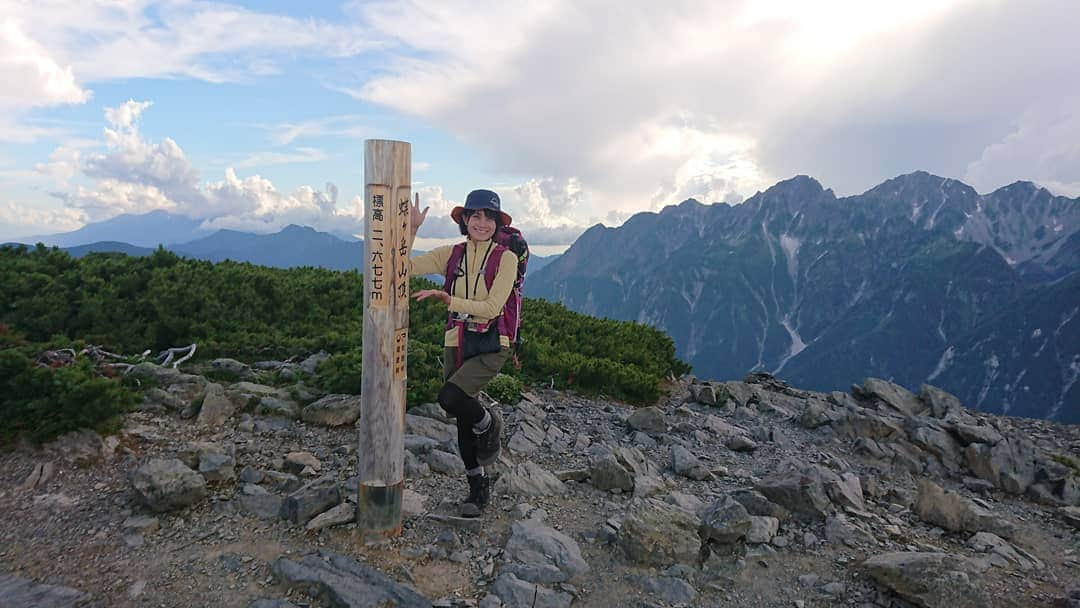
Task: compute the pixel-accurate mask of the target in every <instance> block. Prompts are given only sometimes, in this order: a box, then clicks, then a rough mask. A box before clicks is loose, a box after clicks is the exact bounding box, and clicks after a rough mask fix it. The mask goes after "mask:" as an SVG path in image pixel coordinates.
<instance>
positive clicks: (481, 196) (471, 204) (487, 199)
mask: <svg viewBox="0 0 1080 608" xmlns="http://www.w3.org/2000/svg"><path fill="white" fill-rule="evenodd" d="M480 209H489V210H492V211H495V212H497V213H498V214H499V215H500V216H502V224H503V226H509V225H510V222H512V221H513V218H511V217H510V215H509V214H507V213H505V212H503V210H502V209H501V208H500V201H499V195H498V194H496V193H494V192H492V191H491V190H473V191H472V192H470V193H469V196H466V197H465V206H464V207H461V206H458V207H454V208H453V210H451V211H450V217H451V218H452V219H453V220H454V221H455V222H457V223H459V224H460V223H461V214H462V213H465V212H466V211H479V210H480Z"/></svg>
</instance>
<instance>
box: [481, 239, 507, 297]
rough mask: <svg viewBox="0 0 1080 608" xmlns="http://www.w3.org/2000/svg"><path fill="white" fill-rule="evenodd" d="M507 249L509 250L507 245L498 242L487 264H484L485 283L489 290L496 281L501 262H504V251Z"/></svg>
mask: <svg viewBox="0 0 1080 608" xmlns="http://www.w3.org/2000/svg"><path fill="white" fill-rule="evenodd" d="M506 251H509V248H508V247H507V246H506V245H501V244H496V245H495V247H494V248H493V249H492V250H491V255H490V256H488V260H487V265H486V266H484V285H485V286H487V288H488V290H489V291H490V290H491V285H492V283H494V282H495V275H497V274H499V264H501V263H502V258H503V253H504V252H506Z"/></svg>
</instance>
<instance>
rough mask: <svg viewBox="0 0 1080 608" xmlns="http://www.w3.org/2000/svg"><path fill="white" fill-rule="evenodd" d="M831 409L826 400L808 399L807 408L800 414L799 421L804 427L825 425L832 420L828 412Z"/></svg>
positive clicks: (811, 427) (814, 427)
mask: <svg viewBox="0 0 1080 608" xmlns="http://www.w3.org/2000/svg"><path fill="white" fill-rule="evenodd" d="M829 409H830V408H829V404H828V403H827V402H825V401H820V400H817V399H807V400H806V408H805V409H804V410H803V411H802V413H801V414H799V418H798V423H799V425H800V426H802V427H803V428H805V429H811V430H813V429H816V428H818V427H822V426H825V425H826V424H829V423H831V422H832V419H831V418H830V417H829V416H828V415H827V414H826V413H827V412H828V411H829Z"/></svg>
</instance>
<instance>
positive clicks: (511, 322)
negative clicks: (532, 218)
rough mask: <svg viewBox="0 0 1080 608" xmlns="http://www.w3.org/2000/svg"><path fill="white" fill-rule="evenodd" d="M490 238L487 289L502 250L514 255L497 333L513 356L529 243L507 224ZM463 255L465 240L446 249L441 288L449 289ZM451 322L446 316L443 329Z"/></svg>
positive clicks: (517, 341)
mask: <svg viewBox="0 0 1080 608" xmlns="http://www.w3.org/2000/svg"><path fill="white" fill-rule="evenodd" d="M492 240H494V241H495V248H494V249H493V251H492V255H490V256H488V261H487V264H486V265H485V266H484V285H486V286H487V288H488V290H490V289H491V284H492V283H494V282H495V275H496V274H497V273H498V272H499V262H500V261H501V260H502V253H503V251H505V250H507V249H509V250H510V251H513V252H514V254H515V255H517V258H518V264H517V277H516V278H515V279H514V288H513V289H511V290H510V295H509V296H508V297H507V298H506V304H505V305H504V306H503V311H502V314H501V315H499V318H498V323H499V335H502V336H506V337H507V338H508V339H509V340H510V343H511V344H513V345H514V351H515V358H516V356H517V355H516V352H517V349H518V348H519V347H520V346H521V335H520V333H519V331H518V330H519V329H520V328H521V300H522V295H521V288H522V286H523V285H524V284H525V269H526V266H527V265H528V263H529V245H528V244H527V243H526V242H525V238H524V237H523V236H521V231H520V230H518V229H517V228H512V227H510V226H503V227H502V228H499V229H498V230H497V231H496V232H495V236H494V237H492ZM464 255H465V243H458V244H457V245H454V249H453V251H452V252H451V253H450V260H449V261H448V262H447V263H446V277H445V279H446V280H445V282H444V283H443V291H445V292H447V293H451V289H452V287H453V284H454V280H455V279H456V278H457V275H458V269H459V267H460V266H461V258H462V257H464ZM452 325H453V323H452V321H450V320H447V323H446V327H447V329H449V328H450V327H452Z"/></svg>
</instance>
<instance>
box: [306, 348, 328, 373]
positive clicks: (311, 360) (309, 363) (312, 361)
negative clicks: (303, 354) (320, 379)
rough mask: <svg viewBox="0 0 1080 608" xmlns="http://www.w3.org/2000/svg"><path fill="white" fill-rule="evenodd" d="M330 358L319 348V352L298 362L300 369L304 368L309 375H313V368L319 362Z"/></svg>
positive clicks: (317, 365) (314, 368)
mask: <svg viewBox="0 0 1080 608" xmlns="http://www.w3.org/2000/svg"><path fill="white" fill-rule="evenodd" d="M329 358H330V355H329V353H327V352H326V351H322V350H320V351H319V352H317V353H315V354H313V355H310V356H309V357H308V358H307V359H304V360H303V361H301V362H300V369H302V370H304V371H305V372H306V373H307V374H308V375H309V376H313V375H315V370H316V369H317V368H318V367H319V364H320V363H322V362H323V361H326V360H327V359H329Z"/></svg>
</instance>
